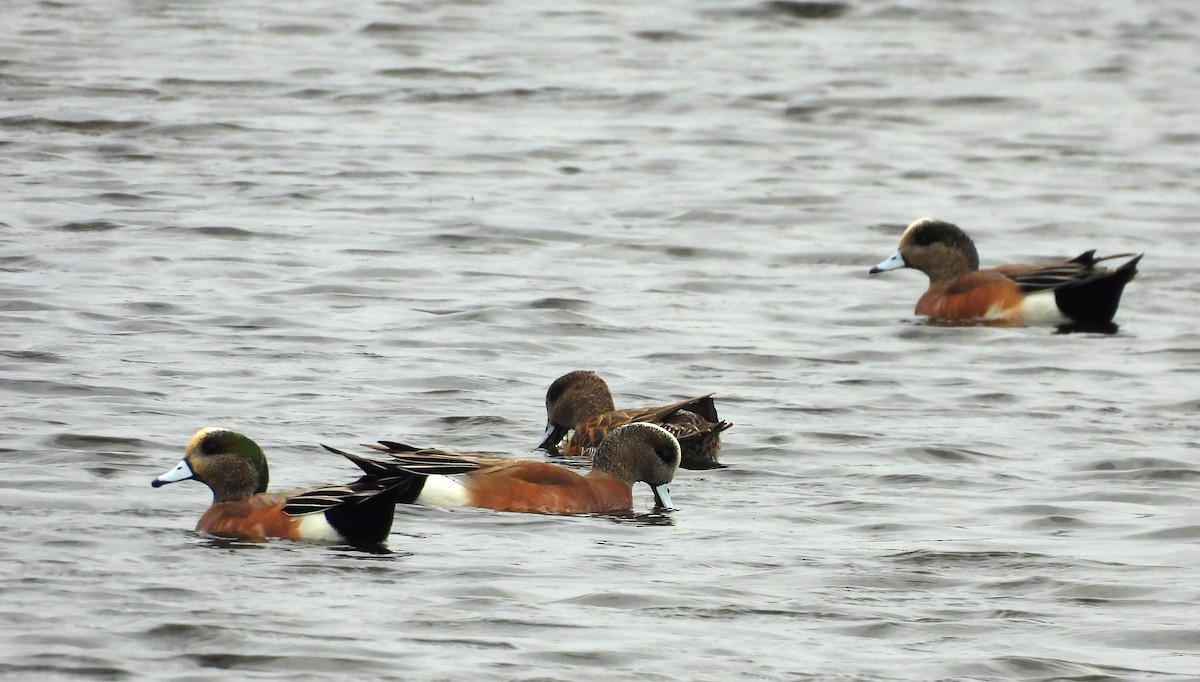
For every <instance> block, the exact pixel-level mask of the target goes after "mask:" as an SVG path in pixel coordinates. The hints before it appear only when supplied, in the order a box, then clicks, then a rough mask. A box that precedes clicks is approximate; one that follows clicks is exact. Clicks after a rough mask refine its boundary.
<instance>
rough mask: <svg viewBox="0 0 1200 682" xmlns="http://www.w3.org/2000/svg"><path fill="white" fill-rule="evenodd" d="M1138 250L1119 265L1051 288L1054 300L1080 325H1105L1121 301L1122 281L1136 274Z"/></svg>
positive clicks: (1064, 312) (1082, 326)
mask: <svg viewBox="0 0 1200 682" xmlns="http://www.w3.org/2000/svg"><path fill="white" fill-rule="evenodd" d="M1143 255H1144V254H1138V255H1137V256H1135V257H1134V258H1132V259H1130V260H1129V261H1128V262H1126V263H1124V264H1122V265H1121V266H1120V267H1117V268H1114V269H1112V270H1107V271H1103V272H1099V273H1097V274H1096V275H1094V276H1092V277H1088V278H1087V279H1083V280H1080V281H1078V282H1071V283H1069V284H1066V285H1063V286H1061V287H1058V288H1057V289H1055V290H1054V298H1055V302H1056V303H1057V304H1058V309H1059V310H1061V311H1062V312H1063V314H1064V315H1066V316H1067V317H1069V318H1071V319H1072V320H1073V321H1074V325H1073V326H1075V327H1079V328H1088V327H1096V328H1107V327H1109V326H1110V325H1111V324H1112V319H1113V317H1115V316H1116V314H1117V307H1118V306H1119V305H1120V303H1121V294H1122V293H1123V292H1124V291H1125V285H1126V284H1128V283H1129V281H1130V280H1132V279H1133V278H1134V277H1135V276H1137V273H1138V270H1137V264H1138V261H1140V260H1141V259H1142V256H1143Z"/></svg>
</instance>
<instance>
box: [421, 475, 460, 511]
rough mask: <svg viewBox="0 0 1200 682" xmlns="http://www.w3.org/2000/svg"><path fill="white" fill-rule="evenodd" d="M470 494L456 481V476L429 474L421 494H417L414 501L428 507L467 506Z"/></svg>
mask: <svg viewBox="0 0 1200 682" xmlns="http://www.w3.org/2000/svg"><path fill="white" fill-rule="evenodd" d="M470 502H471V500H470V496H468V495H467V489H466V487H465V486H463V484H462V483H460V482H459V481H458V477H456V476H438V475H434V476H429V477H427V478H426V479H425V486H424V487H423V488H421V494H420V495H417V499H416V503H417V504H424V505H428V506H430V507H467V506H470Z"/></svg>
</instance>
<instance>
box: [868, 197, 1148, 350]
mask: <svg viewBox="0 0 1200 682" xmlns="http://www.w3.org/2000/svg"><path fill="white" fill-rule="evenodd" d="M1129 256H1133V254H1118V255H1115V256H1105V257H1103V258H1096V252H1095V251H1087V252H1085V253H1082V254H1080V255H1078V256H1076V257H1075V258H1072V259H1071V260H1068V261H1063V262H1061V263H1053V264H1046V265H1002V266H1000V267H996V268H992V269H990V270H980V269H979V254H978V253H977V252H976V250H975V244H974V242H972V241H971V238H970V237H968V236H967V235H966V233H965V232H963V231H962V230H960V229H959V228H958V227H956V226H954V225H951V224H950V223H947V222H943V221H941V220H935V219H933V218H921V219H920V220H917V221H916V222H914V223H913V224H911V225H909V226H908V228H907V229H906V230H904V234H903V235H902V236H901V237H900V248H899V250H897V251H896V253H895V255H893V256H892V257H891V258H888V259H887V260H885V261H883V262H882V263H880V264H879V265H876V266H875V267H873V268H871V274H876V273H880V272H885V271H888V270H896V269H899V268H906V267H907V268H914V269H917V270H920V271H921V272H923V273H925V274H926V275H927V276H928V277H929V289H928V290H927V291H926V292H925V294H924V295H923V296H921V298H920V300H918V301H917V307H916V310H915V312H916V314H917V315H926V316H928V317H929V318H931V319H933V320H941V321H951V322H956V321H962V322H984V323H992V324H1000V325H1012V326H1017V325H1027V324H1051V325H1055V326H1058V327H1062V328H1075V329H1096V330H1109V329H1112V328H1115V326H1114V325H1113V324H1112V319H1113V316H1114V315H1116V313H1117V306H1118V305H1119V304H1120V302H1121V293H1122V292H1123V291H1124V290H1125V285H1126V284H1127V283H1128V282H1129V280H1131V279H1133V277H1134V275H1136V274H1137V264H1138V261H1140V260H1141V258H1142V256H1141V255H1140V254H1139V255H1137V256H1133V257H1132V258H1130V259H1129V260H1128V261H1126V262H1125V263H1123V264H1122V265H1121V266H1119V267H1117V268H1113V269H1109V268H1103V267H1097V263H1100V262H1101V261H1105V260H1109V259H1112V258H1123V257H1129Z"/></svg>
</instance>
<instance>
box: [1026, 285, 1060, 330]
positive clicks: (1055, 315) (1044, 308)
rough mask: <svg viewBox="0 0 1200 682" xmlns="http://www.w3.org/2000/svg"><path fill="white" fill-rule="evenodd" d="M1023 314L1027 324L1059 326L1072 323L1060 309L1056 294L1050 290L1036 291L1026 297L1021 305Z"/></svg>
mask: <svg viewBox="0 0 1200 682" xmlns="http://www.w3.org/2000/svg"><path fill="white" fill-rule="evenodd" d="M1021 313H1022V314H1023V315H1024V316H1025V324H1052V325H1059V324H1066V323H1067V322H1070V321H1071V320H1070V318H1068V317H1067V316H1066V315H1063V314H1062V311H1061V310H1059V309H1058V303H1057V302H1056V301H1055V300H1054V292H1053V291H1050V290H1046V291H1035V292H1034V293H1032V294H1029V295H1028V296H1026V297H1025V301H1024V303H1022V305H1021Z"/></svg>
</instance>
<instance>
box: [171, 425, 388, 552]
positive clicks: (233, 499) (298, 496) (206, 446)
mask: <svg viewBox="0 0 1200 682" xmlns="http://www.w3.org/2000/svg"><path fill="white" fill-rule="evenodd" d="M351 461H353V462H354V463H355V464H357V465H358V466H359V468H361V469H362V470H363V472H364V475H363V476H362V477H361V478H359V479H358V480H357V481H354V482H352V483H349V484H347V485H333V486H324V487H320V488H312V489H308V490H300V491H294V492H276V493H269V492H267V484H268V482H269V479H270V471H269V469H268V467H267V458H266V455H265V454H263V451H262V448H260V447H259V446H258V444H257V443H255V442H254V441H253V440H251V439H250V438H249V437H247V436H245V435H243V434H241V433H238V432H236V431H233V430H230V429H226V428H222V427H206V428H203V429H200V430H199V431H197V432H196V434H195V435H194V436H192V439H191V440H190V441H189V442H188V444H187V447H186V448H185V449H184V455H183V460H182V461H180V462H179V464H178V465H177V466H176V467H175V468H174V469H171V470H170V471H168V472H166V473H165V474H162V475H161V476H159V477H157V478H155V479H154V480H152V481H151V482H150V485H151V486H153V487H155V488H160V487H162V486H164V485H167V484H169V483H176V482H178V481H187V480H194V481H199V482H201V483H203V484H205V485H207V486H208V487H209V489H210V490H211V491H212V493H213V502H212V506H210V507H209V508H208V510H207V511H205V512H204V514H203V515H202V516H201V517H200V520H199V521H198V522H197V523H196V530H197V531H199V532H201V533H208V534H210V535H216V536H221V537H227V538H233V539H236V540H242V541H246V542H261V541H263V540H266V539H268V538H279V539H285V540H302V541H313V542H337V543H345V544H349V545H356V546H371V545H379V544H382V543H383V542H384V541H385V540H386V539H387V536H388V534H389V533H390V532H391V529H392V519H393V517H394V516H395V509H396V501H397V500H398V499H399V498H400V496H401V493H402V492H403V491H404V487H405V486H406V485H407V484H408V482H407V481H405V480H402V479H398V478H396V477H395V474H397V473H398V471H397V470H396V469H395V468H393V467H388V466H385V464H383V463H377V462H372V461H370V460H366V459H363V458H351Z"/></svg>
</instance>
